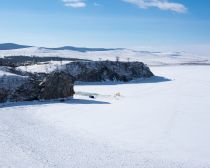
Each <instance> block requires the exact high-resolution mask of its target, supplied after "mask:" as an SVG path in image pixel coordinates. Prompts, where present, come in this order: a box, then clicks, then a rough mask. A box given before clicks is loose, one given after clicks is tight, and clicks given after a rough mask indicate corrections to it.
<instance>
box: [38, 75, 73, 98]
mask: <svg viewBox="0 0 210 168" xmlns="http://www.w3.org/2000/svg"><path fill="white" fill-rule="evenodd" d="M40 87H41V88H42V89H41V92H40V95H39V99H45V100H50V99H58V98H67V97H72V96H73V95H74V93H75V92H74V81H73V78H72V77H71V76H70V75H68V74H67V73H64V72H53V73H51V74H49V75H48V76H47V77H46V78H45V79H44V80H43V82H42V83H40Z"/></svg>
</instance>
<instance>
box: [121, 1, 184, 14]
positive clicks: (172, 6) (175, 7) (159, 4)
mask: <svg viewBox="0 0 210 168" xmlns="http://www.w3.org/2000/svg"><path fill="white" fill-rule="evenodd" d="M123 1H125V2H128V3H131V4H134V5H137V6H138V7H139V8H143V9H147V8H150V7H156V8H159V9H161V10H171V11H174V12H177V13H186V12H187V8H186V7H185V6H184V5H183V4H181V3H174V2H169V1H168V0H123Z"/></svg>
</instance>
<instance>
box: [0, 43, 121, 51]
mask: <svg viewBox="0 0 210 168" xmlns="http://www.w3.org/2000/svg"><path fill="white" fill-rule="evenodd" d="M29 47H34V46H28V45H19V44H15V43H3V44H0V50H14V49H22V48H29ZM40 48H43V49H49V50H71V51H78V52H88V51H111V50H117V49H120V48H86V47H73V46H64V47H58V48H47V47H40Z"/></svg>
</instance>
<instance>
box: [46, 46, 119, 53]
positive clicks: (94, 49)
mask: <svg viewBox="0 0 210 168" xmlns="http://www.w3.org/2000/svg"><path fill="white" fill-rule="evenodd" d="M45 49H50V50H71V51H79V52H88V51H111V50H117V48H86V47H72V46H64V47H58V48H45Z"/></svg>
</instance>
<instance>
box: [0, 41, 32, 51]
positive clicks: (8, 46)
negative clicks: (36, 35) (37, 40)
mask: <svg viewBox="0 0 210 168" xmlns="http://www.w3.org/2000/svg"><path fill="white" fill-rule="evenodd" d="M29 47H32V46H27V45H19V44H15V43H3V44H0V50H14V49H21V48H29Z"/></svg>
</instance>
